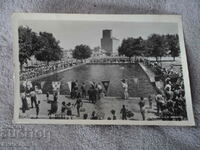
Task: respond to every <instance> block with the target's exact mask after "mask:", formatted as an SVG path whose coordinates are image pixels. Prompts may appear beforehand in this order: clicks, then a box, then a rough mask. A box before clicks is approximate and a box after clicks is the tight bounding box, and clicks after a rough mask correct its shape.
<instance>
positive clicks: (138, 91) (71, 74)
mask: <svg viewBox="0 0 200 150" xmlns="http://www.w3.org/2000/svg"><path fill="white" fill-rule="evenodd" d="M123 78H126V79H128V84H129V95H130V96H131V97H137V96H144V97H147V96H148V95H149V94H153V93H156V91H155V88H154V87H153V85H152V84H151V83H150V82H149V79H148V77H147V76H146V74H145V73H144V72H143V70H142V69H141V67H140V66H139V65H137V64H124V65H83V66H80V67H77V68H73V69H71V70H67V71H64V72H61V73H57V74H54V75H52V76H48V77H46V78H42V79H39V80H36V81H34V83H40V82H41V81H46V82H45V84H44V87H43V92H44V93H46V92H47V91H49V92H52V85H51V82H52V81H61V90H60V93H61V94H69V88H68V85H67V82H68V81H72V80H78V82H79V84H81V83H82V82H85V83H86V84H87V88H88V87H89V81H95V82H101V81H102V80H110V86H109V88H108V94H107V95H108V96H117V97H118V96H122V85H121V79H123ZM136 79H137V81H138V84H137V83H136V82H135V80H136Z"/></svg>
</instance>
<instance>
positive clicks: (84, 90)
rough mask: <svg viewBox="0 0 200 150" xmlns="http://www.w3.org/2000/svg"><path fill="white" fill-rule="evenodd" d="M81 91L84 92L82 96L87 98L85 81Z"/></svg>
mask: <svg viewBox="0 0 200 150" xmlns="http://www.w3.org/2000/svg"><path fill="white" fill-rule="evenodd" d="M81 93H82V98H86V85H85V83H84V82H83V83H82V85H81Z"/></svg>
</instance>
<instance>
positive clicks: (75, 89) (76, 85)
mask: <svg viewBox="0 0 200 150" xmlns="http://www.w3.org/2000/svg"><path fill="white" fill-rule="evenodd" d="M77 96H78V81H77V80H76V81H75V84H74V98H76V97H77Z"/></svg>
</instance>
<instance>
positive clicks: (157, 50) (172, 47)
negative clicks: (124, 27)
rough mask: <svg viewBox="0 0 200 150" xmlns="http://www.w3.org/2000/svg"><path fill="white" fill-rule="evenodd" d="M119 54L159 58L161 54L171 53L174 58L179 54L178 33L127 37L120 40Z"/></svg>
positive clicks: (167, 54)
mask: <svg viewBox="0 0 200 150" xmlns="http://www.w3.org/2000/svg"><path fill="white" fill-rule="evenodd" d="M118 52H119V55H125V56H127V57H133V56H151V57H155V58H156V61H158V58H160V59H161V57H163V56H169V55H171V56H172V57H173V58H174V60H175V57H178V56H179V54H180V48H179V40H178V35H177V34H175V35H170V34H167V35H159V34H152V35H151V36H149V37H148V38H147V40H144V39H142V38H141V37H139V38H132V37H131V38H127V39H124V40H123V41H122V44H121V46H120V47H119V48H118Z"/></svg>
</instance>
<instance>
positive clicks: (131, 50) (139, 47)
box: [118, 37, 144, 57]
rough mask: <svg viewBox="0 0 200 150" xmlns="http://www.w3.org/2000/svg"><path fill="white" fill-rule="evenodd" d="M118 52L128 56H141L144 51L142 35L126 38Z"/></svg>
mask: <svg viewBox="0 0 200 150" xmlns="http://www.w3.org/2000/svg"><path fill="white" fill-rule="evenodd" d="M118 52H119V55H125V56H127V57H132V56H140V55H142V54H143V52H144V40H143V39H142V38H141V37H139V38H127V39H124V40H123V41H122V44H121V46H120V47H119V48H118Z"/></svg>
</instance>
